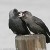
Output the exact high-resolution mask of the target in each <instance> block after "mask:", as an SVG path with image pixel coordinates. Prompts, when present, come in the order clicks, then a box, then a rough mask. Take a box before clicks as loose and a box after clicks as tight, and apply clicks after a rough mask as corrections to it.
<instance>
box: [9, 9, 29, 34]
mask: <svg viewBox="0 0 50 50" xmlns="http://www.w3.org/2000/svg"><path fill="white" fill-rule="evenodd" d="M19 14H20V12H18V10H17V9H13V10H11V11H10V12H9V28H10V29H11V30H12V31H13V32H14V33H15V34H17V35H26V34H30V32H29V30H28V29H27V26H26V23H25V22H24V21H22V20H21V19H20V18H19V17H18V16H19Z"/></svg>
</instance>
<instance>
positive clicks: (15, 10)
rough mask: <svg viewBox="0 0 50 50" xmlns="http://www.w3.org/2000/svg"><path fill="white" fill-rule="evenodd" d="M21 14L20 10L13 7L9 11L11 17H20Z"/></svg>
mask: <svg viewBox="0 0 50 50" xmlns="http://www.w3.org/2000/svg"><path fill="white" fill-rule="evenodd" d="M19 14H20V12H18V10H17V9H12V10H11V11H10V12H9V17H10V18H12V17H18V16H19Z"/></svg>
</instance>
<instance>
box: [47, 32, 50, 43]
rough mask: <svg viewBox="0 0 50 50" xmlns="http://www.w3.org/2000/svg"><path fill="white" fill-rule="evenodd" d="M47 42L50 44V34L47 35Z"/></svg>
mask: <svg viewBox="0 0 50 50" xmlns="http://www.w3.org/2000/svg"><path fill="white" fill-rule="evenodd" d="M46 42H47V43H50V32H49V33H46Z"/></svg>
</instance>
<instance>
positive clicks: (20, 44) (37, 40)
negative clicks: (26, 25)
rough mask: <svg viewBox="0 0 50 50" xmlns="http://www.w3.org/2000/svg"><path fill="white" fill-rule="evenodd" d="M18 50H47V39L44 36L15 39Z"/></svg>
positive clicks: (27, 36)
mask: <svg viewBox="0 0 50 50" xmlns="http://www.w3.org/2000/svg"><path fill="white" fill-rule="evenodd" d="M15 45H16V50H46V38H45V36H44V35H42V34H37V35H22V36H16V37H15Z"/></svg>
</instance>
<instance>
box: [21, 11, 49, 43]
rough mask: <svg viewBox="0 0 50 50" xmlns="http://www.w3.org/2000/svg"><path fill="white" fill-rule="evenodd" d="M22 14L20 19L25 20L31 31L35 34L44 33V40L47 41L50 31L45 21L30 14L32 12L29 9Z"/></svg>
mask: <svg viewBox="0 0 50 50" xmlns="http://www.w3.org/2000/svg"><path fill="white" fill-rule="evenodd" d="M22 15H23V16H22V17H21V18H22V19H21V20H23V21H25V22H26V24H27V26H28V28H29V29H30V31H32V32H33V33H35V34H44V35H45V36H46V42H47V43H49V42H50V37H49V36H50V32H49V30H48V28H47V26H46V25H45V23H44V22H43V21H42V20H41V19H39V18H37V17H35V16H32V14H31V13H30V12H29V11H24V12H22Z"/></svg>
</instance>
